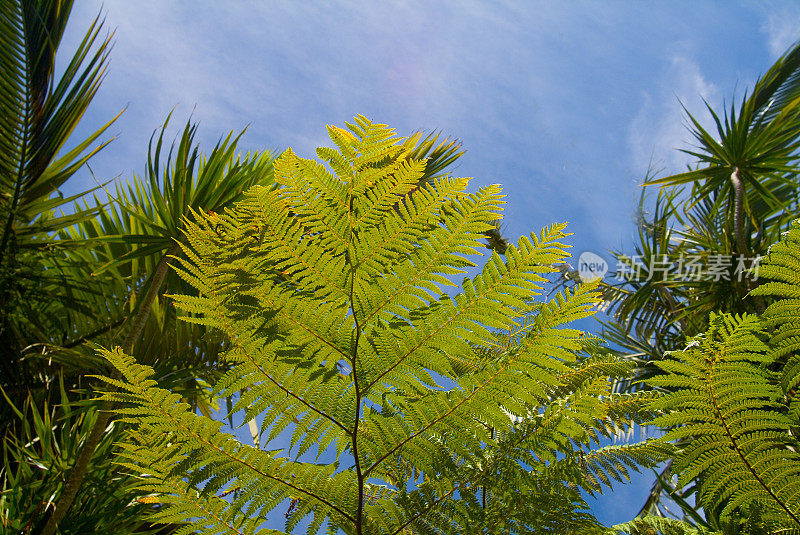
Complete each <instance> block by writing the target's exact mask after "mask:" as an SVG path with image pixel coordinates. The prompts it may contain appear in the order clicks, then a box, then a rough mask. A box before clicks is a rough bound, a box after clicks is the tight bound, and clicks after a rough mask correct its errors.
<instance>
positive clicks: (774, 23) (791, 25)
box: [761, 4, 800, 58]
mask: <svg viewBox="0 0 800 535" xmlns="http://www.w3.org/2000/svg"><path fill="white" fill-rule="evenodd" d="M798 21H800V5H797V4H795V5H791V6H789V5H785V6H781V7H780V8H779V7H777V6H770V7H769V8H768V10H767V13H766V21H764V24H762V25H761V31H762V33H764V34H766V37H767V47H768V48H769V52H770V54H772V56H773V57H774V58H777V57H779V56H780V55H781V54H783V53H784V52H785V51H786V49H788V48H789V47H790V46H791V45H792V43H794V42H795V41H797V40H798V38H800V22H798Z"/></svg>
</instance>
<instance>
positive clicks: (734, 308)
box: [602, 43, 800, 514]
mask: <svg viewBox="0 0 800 535" xmlns="http://www.w3.org/2000/svg"><path fill="white" fill-rule="evenodd" d="M708 111H709V112H710V114H711V118H712V120H713V121H714V124H715V126H716V137H715V136H714V135H713V134H712V133H711V132H709V131H707V130H706V129H705V128H704V127H703V126H702V124H701V122H700V121H699V120H697V119H696V118H695V117H693V116H692V115H690V114H688V112H687V116H688V119H689V124H690V131H691V133H692V135H693V137H694V139H695V141H696V142H697V146H696V147H695V148H693V149H691V150H687V151H684V152H687V153H688V154H690V155H691V156H693V157H695V158H696V159H697V165H696V166H695V167H693V168H691V169H690V170H689V171H687V172H685V173H680V174H677V175H673V176H669V177H663V178H658V177H657V176H656V175H655V173H652V172H648V175H647V178H646V180H645V184H646V185H655V186H661V190H660V191H659V193H658V195H657V197H656V199H655V202H654V203H652V205H651V206H652V208H651V214H649V217H648V215H647V214H646V212H645V206H646V204H647V203H646V202H645V200H646V195H645V194H644V193H643V194H642V203H641V206H640V210H641V212H642V217H641V220H640V224H639V236H638V242H637V243H636V244H635V250H634V252H633V254H622V253H621V252H620V253H615V256H616V258H617V260H618V262H619V265H620V267H621V269H620V271H619V273H618V274H617V275H618V277H617V279H618V281H620V282H618V283H613V284H607V285H605V286H604V287H603V293H604V297H605V299H606V300H607V301H608V302H609V309H608V310H609V313H610V314H611V317H612V320H611V321H608V322H605V323H604V328H603V333H602V334H603V336H604V338H606V339H607V340H608V341H609V343H610V344H612V346H613V347H615V348H617V349H618V350H619V351H620V354H625V355H626V358H628V359H630V360H632V361H634V362H636V363H637V365H638V368H639V369H638V371H637V373H636V374H635V377H636V379H638V380H639V381H636V380H634V381H623V382H621V383H620V384H619V385H618V386H619V388H620V389H622V390H629V389H633V388H638V387H639V386H637V385H642V384H643V383H642V382H641V381H640V380H642V379H647V378H649V377H651V376H653V375H656V374H659V373H661V371H660V369H659V368H658V366H657V365H656V363H657V362H658V361H660V360H661V359H662V358H663V355H664V354H665V353H666V352H668V351H674V350H678V349H681V348H683V347H684V345H685V343H686V340H688V339H691V338H692V337H693V336H696V335H698V334H701V333H703V332H705V331H706V330H707V329H708V326H709V323H708V320H709V317H710V314H712V313H718V312H727V313H731V314H754V313H760V312H763V311H764V309H765V308H766V306H767V305H768V304H769V297H768V296H761V295H755V294H754V295H755V296H754V297H753V298H747V299H746V298H745V296H747V295H748V293H749V292H750V291H751V290H752V289H753V288H754V287H756V286H757V285H758V284H759V279H758V275H759V272H758V271H757V270H753V271H752V272H750V273H749V274H748V271H747V270H748V269H749V268H753V267H754V266H757V264H758V261H759V259H760V258H762V257H763V256H764V255H766V253H767V248H768V246H769V245H770V244H771V243H775V242H776V241H777V240H778V239H779V237H780V235H781V233H782V232H784V231H786V230H787V229H788V228H789V226H790V224H791V221H792V219H793V218H794V217H796V214H797V210H798V201H799V200H800V191H798V182H797V176H798V171H800V168H798V147H800V115H799V114H800V43H797V44H795V45H793V46H792V47H791V48H790V49H789V50H788V51H787V52H786V53H785V54H784V55H783V56H782V57H781V58H779V59H778V60H777V61H776V62H775V64H774V65H772V66H771V67H770V68H769V70H768V71H767V72H766V73H765V74H764V75H763V76H761V77H760V78H759V79H758V81H757V82H756V83H755V85H754V86H753V89H752V90H751V91H750V92H749V93H748V94H746V95H745V96H744V97H743V98H742V99H741V103H740V105H739V106H738V107H734V106H731V108H730V110H726V111H724V112H723V113H716V112H715V111H714V110H713V109H712V108H711V107H710V106H709V107H708ZM669 479H670V478H669V466H667V467H666V468H665V470H664V471H663V472H662V477H661V479H657V480H656V482H655V483H654V488H653V491H652V492H651V493H650V496H649V497H648V499H647V500H646V502H645V504H644V506H643V508H642V513H646V512H653V513H657V514H664V511H662V510H660V506H659V500H660V497H661V495H662V491H665V492H666V491H667V490H669V492H668V494H671V497H672V498H673V499H675V498H677V499H681V497H680V496H681V493H683V492H684V490H685V489H669V487H664V486H663V485H662V483H665V482H667V481H668V480H669Z"/></svg>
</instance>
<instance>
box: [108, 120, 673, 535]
mask: <svg viewBox="0 0 800 535" xmlns="http://www.w3.org/2000/svg"><path fill="white" fill-rule="evenodd" d="M328 133H329V135H330V137H331V139H332V140H333V142H334V144H335V148H320V149H318V150H317V155H318V156H319V157H320V159H321V160H322V162H323V163H321V162H319V161H316V160H311V159H303V158H299V157H298V156H296V155H295V154H294V153H293V152H292V151H291V150H287V151H286V152H285V153H284V154H283V155H282V156H281V157H280V158H279V159H278V160H277V161H276V162H275V164H274V170H275V181H276V186H275V187H261V186H256V187H254V188H253V189H251V190H250V191H249V192H248V193H247V194H246V195H245V197H244V199H243V200H242V201H240V202H239V203H238V204H236V205H235V207H233V208H231V209H229V210H227V211H225V212H224V213H221V214H216V213H211V212H201V213H196V214H195V215H194V217H192V218H190V220H189V221H187V222H186V224H185V227H184V228H185V229H186V230H185V235H186V240H185V242H183V243H182V248H183V252H184V253H185V254H184V255H182V256H181V257H180V259H178V260H177V265H176V270H177V271H178V273H179V274H180V275H181V276H182V277H183V278H184V280H185V281H186V282H187V283H189V284H190V285H191V286H193V287H194V288H195V289H196V290H197V294H196V295H194V296H189V295H177V296H174V300H175V304H176V306H177V307H178V309H179V310H180V311H181V312H182V314H183V315H184V319H185V320H186V321H189V322H194V323H199V324H203V325H206V326H208V327H211V328H214V329H217V330H219V331H221V332H222V333H223V334H224V335H225V336H226V337H227V339H228V341H229V344H228V345H229V348H230V349H229V350H228V352H227V354H226V357H225V358H226V359H227V361H228V362H229V363H230V364H231V368H230V370H229V371H228V372H227V373H226V374H225V375H224V376H223V377H222V378H221V380H220V381H219V382H218V384H217V385H216V391H217V392H218V393H219V394H220V395H222V396H230V397H232V398H236V400H237V401H236V404H235V405H234V407H233V411H235V412H238V411H242V412H244V418H245V419H246V420H248V421H250V420H253V419H255V418H256V417H261V418H263V422H264V423H263V426H262V432H263V434H264V436H265V437H266V444H267V446H265V448H264V449H261V448H257V447H253V446H249V445H245V444H243V443H241V442H239V441H238V440H237V439H236V438H235V437H234V436H232V435H230V434H226V433H224V432H222V430H221V426H222V424H221V423H220V422H216V421H214V420H212V419H210V418H207V417H205V416H202V415H198V414H196V413H195V412H193V411H191V410H190V407H189V406H188V405H187V404H186V403H184V402H183V401H182V400H181V397H180V395H179V394H177V393H173V392H170V391H169V390H166V389H164V388H162V387H161V386H160V385H159V384H157V383H156V381H155V380H154V379H153V373H152V370H151V369H150V368H149V367H147V366H144V365H141V364H137V363H136V362H135V361H134V359H133V358H132V357H130V356H127V355H125V354H124V353H122V352H121V351H120V350H113V351H105V352H104V355H105V356H106V358H108V360H109V361H110V362H111V363H113V365H114V366H115V367H116V368H117V369H118V370H119V372H120V373H121V379H119V380H117V379H111V378H107V381H108V382H109V383H110V384H111V385H113V386H114V387H115V390H114V391H111V392H109V393H107V394H106V395H105V396H104V397H105V399H107V400H112V401H114V402H117V403H119V404H120V405H119V406H120V408H119V409H118V413H119V414H120V415H121V417H122V418H123V419H124V420H126V421H130V422H133V423H135V424H137V425H138V431H137V432H135V433H134V434H133V435H134V437H135V439H134V440H132V441H130V442H128V443H125V444H123V449H124V453H123V454H122V455H121V457H120V462H121V463H123V465H124V466H126V467H128V468H129V469H131V470H133V471H135V472H136V473H142V472H144V473H145V477H143V479H142V486H141V490H142V492H143V493H145V495H146V498H145V499H147V500H150V501H154V502H159V503H163V504H165V505H167V507H164V508H162V509H161V510H160V512H159V513H158V515H157V520H160V521H164V522H180V521H186V520H187V519H189V520H190V522H189V523H188V524H187V526H186V529H185V530H184V531H183V533H192V532H194V531H195V530H199V531H201V532H203V533H231V534H232V533H256V532H258V533H261V532H264V533H269V532H270V531H267V530H265V529H264V530H262V531H259V529H261V528H262V524H263V523H264V522H265V520H268V519H271V518H273V517H272V516H271V515H276V514H284V515H285V517H286V525H285V530H286V531H292V530H294V529H296V528H297V526H298V525H299V523H300V522H301V521H303V520H305V521H306V522H310V526H309V527H308V528H307V532H308V533H314V532H317V531H319V530H320V529H321V528H322V527H323V526H327V529H328V531H329V532H336V531H337V530H342V531H343V532H345V533H355V534H366V533H375V534H377V533H380V534H391V533H412V532H413V533H456V532H458V533H463V532H465V530H466V529H467V526H473V528H474V527H475V524H474V523H473V522H474V521H475V520H476V518H477V516H480V515H481V514H483V513H481V511H478V510H477V509H476V507H478V504H480V506H479V508H480V509H481V510H482V511H484V512H485V511H487V510H488V506H487V505H486V500H487V497H488V498H489V501H490V505H491V504H495V505H498V506H501V505H502V504H504V503H506V504H507V506H506V507H505V508H501V509H500V510H504V511H505V513H506V514H511V512H512V511H513V510H514V509H513V506H514V504H515V503H516V502H513V500H512V501H511V502H508V499H509V498H513V497H509V496H508V491H509V490H510V488H511V487H508V486H507V485H508V484H509V483H513V484H524V485H525V489H521V491H522V492H523V495H526V494H524V493H526V492H527V495H528V496H533V495H534V494H537V493H538V494H537V495H538V496H539V497H540V498H541V500H540V502H541V503H543V504H544V503H548V504H550V506H551V507H550V509H549V510H539V509H536V508H535V507H531V508H529V509H528V510H527V512H526V515H527V516H525V517H524V518H523V517H519V515H512V516H515V518H514V519H512V520H514V521H515V522H516V524H514V525H515V529H518V532H520V533H532V532H537V531H536V529H537V526H544V525H545V524H547V523H550V524H548V525H551V526H552V525H553V522H554V518H559V516H558V515H559V514H560V515H561V516H560V518H566V517H567V515H570V516H569V517H570V518H573V519H575V518H577V520H575V522H574V524H575V527H576V529H577V528H578V527H580V528H581V529H584V530H594V531H597V529H599V526H598V524H597V522H596V521H595V520H594V519H593V518H591V516H590V515H588V514H587V513H583V516H582V517H575V516H574V515H573V514H572V513H573V512H574V511H576V510H579V509H581V507H582V504H583V505H585V503H584V502H583V500H582V498H581V496H580V494H579V492H578V490H579V489H580V488H581V487H583V488H593V489H598V488H599V487H600V486H601V485H602V484H604V483H607V482H609V481H610V480H611V479H620V480H622V479H625V477H626V475H627V472H626V470H627V468H626V467H632V466H633V467H635V465H636V464H637V463H639V462H641V463H644V464H652V463H653V462H656V461H657V460H660V459H661V458H662V457H663V453H664V448H665V446H664V445H663V444H646V445H644V446H638V447H633V448H627V449H626V448H622V447H618V448H610V449H608V450H604V451H601V452H597V453H594V454H588V453H586V454H584V451H583V449H582V447H583V446H581V445H584V446H588V445H589V444H591V443H593V441H596V440H597V439H598V438H599V437H601V436H611V435H612V434H614V433H616V432H617V431H618V430H619V428H618V426H617V425H618V423H619V422H622V423H623V424H622V425H625V424H628V423H630V422H635V421H637V419H640V417H641V416H642V415H643V414H646V413H642V412H641V408H642V407H644V406H645V405H646V404H647V403H648V402H649V401H650V400H649V398H648V397H647V395H645V394H636V395H631V396H628V397H625V396H612V395H611V392H610V390H609V384H610V383H609V381H608V376H609V375H619V374H625V373H627V371H628V368H627V365H625V364H622V363H620V362H618V361H617V360H616V359H613V358H611V357H604V356H596V357H586V356H582V357H580V356H579V354H580V353H581V352H582V351H583V350H585V349H593V348H595V347H596V345H597V343H596V340H594V339H593V338H591V337H587V336H586V335H584V334H583V333H581V332H580V331H578V330H576V329H573V328H569V327H567V325H568V324H569V323H570V322H572V321H573V320H577V319H581V318H585V317H587V316H588V315H590V314H591V313H592V307H593V306H594V305H595V304H596V303H597V302H598V297H597V295H596V293H595V292H594V289H593V286H589V285H583V286H578V287H576V288H575V289H572V290H565V291H564V292H562V293H560V294H558V295H557V296H556V297H555V299H554V300H552V301H533V298H534V297H535V296H536V295H539V294H541V293H542V291H543V288H544V285H545V283H546V282H547V275H548V274H549V273H552V272H555V271H556V269H555V268H554V267H552V266H553V265H554V264H557V263H558V262H560V261H561V260H562V259H563V258H565V257H566V256H567V254H566V253H565V251H564V245H563V244H562V243H561V240H563V239H564V238H565V236H566V234H565V233H564V230H563V229H564V225H553V226H551V227H548V228H546V229H544V230H543V231H542V232H541V233H540V234H539V235H536V234H532V235H531V236H530V237H523V238H520V240H519V241H518V243H517V245H516V246H509V247H508V248H507V250H506V257H505V261H504V260H503V259H501V257H500V256H499V255H498V254H497V253H496V252H493V253H492V255H491V257H490V258H489V260H488V262H486V264H485V265H484V266H483V268H482V269H481V271H480V272H479V273H478V274H477V275H474V276H473V277H471V278H465V279H464V280H463V282H462V283H461V288H460V292H459V293H455V292H453V295H448V294H447V293H445V290H446V289H447V288H448V287H452V286H455V284H454V283H453V279H454V277H455V276H456V275H459V274H463V273H465V272H466V270H467V269H468V268H472V267H474V266H475V264H474V262H473V261H472V260H471V259H470V255H474V254H476V253H477V254H479V251H480V250H481V249H482V248H483V247H484V246H483V244H482V242H481V241H480V240H481V239H482V238H483V237H484V233H485V232H487V231H488V230H490V229H491V228H492V227H493V222H495V221H496V220H497V219H499V216H500V207H501V205H502V203H503V201H502V195H501V192H500V188H499V186H496V185H492V186H488V187H485V188H482V189H480V190H479V191H478V192H477V193H466V187H467V183H468V180H467V179H463V178H453V177H451V176H449V175H441V176H434V177H432V178H431V180H430V181H429V182H427V183H426V182H421V181H420V178H421V177H422V176H423V174H424V173H425V171H426V162H425V161H424V160H423V161H418V160H414V159H413V158H410V157H409V155H408V154H406V153H407V152H408V151H410V150H411V145H412V144H409V143H407V142H403V140H401V139H398V138H397V137H396V136H395V135H394V132H393V130H391V129H389V128H387V127H385V126H384V125H378V124H373V123H371V122H370V121H368V120H366V119H365V118H363V117H357V118H356V120H355V122H354V123H353V124H348V125H347V129H340V128H336V127H329V128H328ZM326 164H327V165H326ZM542 406H549V408H547V409H545V410H544V411H543V412H542V410H540V409H539V408H538V407H542ZM283 431H291V444H290V449H289V450H288V451H283V450H274V451H272V450H269V449H266V448H267V447H269V445H270V443H272V441H273V439H275V438H276V437H277V436H278V435H279V434H280V433H281V432H283ZM576 444H577V445H578V446H577V447H576ZM637 448H638V449H637ZM325 452H327V454H328V455H330V454H333V455H335V457H336V461H335V462H333V463H320V462H319V459H320V457H321V455H322V454H323V453H325ZM583 473H587V474H590V475H589V477H582V475H581V474H583ZM526 474H528V475H526ZM531 474H533V475H531ZM601 474H602V475H601ZM539 476H541V479H537V478H538V477H539ZM502 477H506V479H505V480H504V479H502ZM539 482H541V485H539V486H537V485H538V484H539ZM504 485H505V486H506V487H505V489H504V488H503V486H504ZM547 489H550V491H548V490H547ZM565 489H574V491H573V493H572V494H571V495H569V496H567V497H566V498H565V499H563V500H562V505H563V506H564V507H563V508H561V509H559V507H557V505H558V504H557V503H556V502H557V500H558V498H557V497H558V495H559V494H560V493H561V492H563V491H564V490H565ZM503 493H505V495H503ZM492 500H493V501H492ZM503 500H506V502H504V501H503ZM281 504H283V506H284V507H287V505H286V504H289V505H288V511H287V512H285V513H283V511H286V509H285V508H284V509H281V510H280V512H278V510H277V508H278V506H279V505H281ZM508 507H512V508H511V509H509V508H508ZM548 511H549V512H548ZM476 515H477V516H476ZM537 515H539V516H538V517H537ZM554 515H555V516H554ZM495 516H496V515H495ZM490 518H491V515H488V516H487V515H486V514H483V518H482V521H483V522H487V521H489V520H490ZM484 525H485V524H484ZM538 532H542V530H541V529H540V530H539V531H538Z"/></svg>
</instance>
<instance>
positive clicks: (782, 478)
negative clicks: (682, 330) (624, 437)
mask: <svg viewBox="0 0 800 535" xmlns="http://www.w3.org/2000/svg"><path fill="white" fill-rule="evenodd" d="M760 269H761V272H762V275H763V276H764V277H765V278H768V279H770V282H767V283H765V284H762V285H761V286H759V287H758V288H756V289H755V290H753V293H754V294H757V295H762V296H770V297H777V298H778V299H777V300H775V301H774V302H773V303H772V304H770V305H769V307H768V308H767V309H766V311H765V312H764V315H763V319H762V318H759V317H758V316H757V315H754V314H744V315H734V314H727V313H723V314H713V315H712V316H711V318H710V320H709V328H708V330H707V331H706V332H705V333H703V334H701V335H698V336H696V337H695V338H694V339H693V340H692V341H691V342H689V344H688V345H687V347H686V348H685V349H683V350H681V351H676V352H674V353H671V354H669V358H667V359H666V360H663V361H661V362H659V363H658V366H659V368H660V369H662V370H663V371H664V372H665V373H664V374H663V375H660V376H657V377H654V378H652V379H650V382H651V383H652V384H654V385H657V386H661V387H664V388H668V389H669V392H667V393H665V394H664V395H663V396H661V397H660V399H658V400H656V401H654V402H653V403H652V404H651V409H653V410H654V411H664V414H662V415H660V416H657V417H656V418H655V419H654V420H653V422H652V423H653V424H654V425H660V426H662V427H665V428H667V429H668V431H667V433H666V435H665V436H664V437H663V440H674V441H676V442H677V445H678V447H679V449H678V452H677V455H676V458H675V462H674V465H673V472H674V473H675V474H676V475H677V476H678V478H679V479H678V483H677V487H678V488H681V487H685V486H688V485H689V484H690V483H692V482H694V481H696V485H694V487H693V494H694V495H695V499H696V504H697V506H698V507H702V509H703V510H704V511H706V513H707V515H706V517H707V523H706V527H708V528H713V529H718V530H720V531H721V532H735V533H743V532H744V533H798V532H800V453H798V452H800V440H798V436H797V433H798V430H800V396H798V390H797V387H798V385H800V353H798V350H800V305H799V304H798V297H800V294H799V293H798V288H799V287H800V276H798V271H799V270H800V221H797V222H795V223H794V225H793V228H792V229H791V231H790V232H789V233H788V234H787V236H786V237H785V239H784V240H782V241H781V242H780V243H778V244H776V245H774V246H773V247H772V248H771V251H770V254H769V256H768V258H767V259H766V260H765V262H764V264H763V265H762V266H761V268H760ZM687 438H688V439H689V440H686V439H687ZM732 529H733V530H734V531H731V530H732ZM665 532H666V531H665Z"/></svg>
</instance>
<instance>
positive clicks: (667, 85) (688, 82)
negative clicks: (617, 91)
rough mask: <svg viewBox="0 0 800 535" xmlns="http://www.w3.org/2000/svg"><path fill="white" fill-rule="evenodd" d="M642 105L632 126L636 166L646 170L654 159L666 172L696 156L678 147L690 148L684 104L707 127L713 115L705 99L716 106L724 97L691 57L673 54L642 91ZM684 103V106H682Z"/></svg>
mask: <svg viewBox="0 0 800 535" xmlns="http://www.w3.org/2000/svg"><path fill="white" fill-rule="evenodd" d="M641 99H642V105H641V108H640V109H639V113H638V114H637V115H636V117H635V118H634V119H633V121H632V122H631V125H630V128H629V144H630V148H631V157H632V160H633V164H634V166H635V167H636V168H638V169H641V170H646V169H647V167H648V165H650V162H651V160H652V162H653V165H655V167H656V168H663V172H666V173H675V172H679V171H681V170H683V168H685V167H686V165H687V164H689V163H692V162H693V158H692V157H691V156H690V155H688V154H686V153H683V152H680V151H679V150H678V149H687V148H690V144H691V141H692V139H691V134H690V133H689V131H688V130H687V128H686V124H687V121H688V118H687V117H686V113H685V112H684V110H683V106H685V107H686V108H687V109H688V110H689V112H690V113H691V114H692V116H694V117H695V119H697V120H698V121H699V122H700V123H701V124H703V126H704V127H709V126H710V121H711V118H710V116H709V114H708V112H707V110H706V107H705V104H704V102H703V101H704V100H705V101H706V102H708V103H709V105H711V107H712V108H717V107H718V105H719V103H720V101H721V98H720V91H719V89H718V88H717V86H716V85H715V84H714V83H713V82H711V81H709V80H708V79H707V78H706V77H705V76H704V74H703V72H702V71H701V69H700V67H699V65H698V64H697V62H696V61H694V60H693V59H692V58H689V57H686V56H673V57H672V58H671V59H670V61H669V63H668V64H667V65H665V67H664V69H663V71H662V73H661V75H660V76H659V77H658V78H657V79H656V80H654V82H653V83H652V84H650V85H649V88H648V89H646V90H644V91H643V92H642V94H641ZM682 105H683V106H682Z"/></svg>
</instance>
